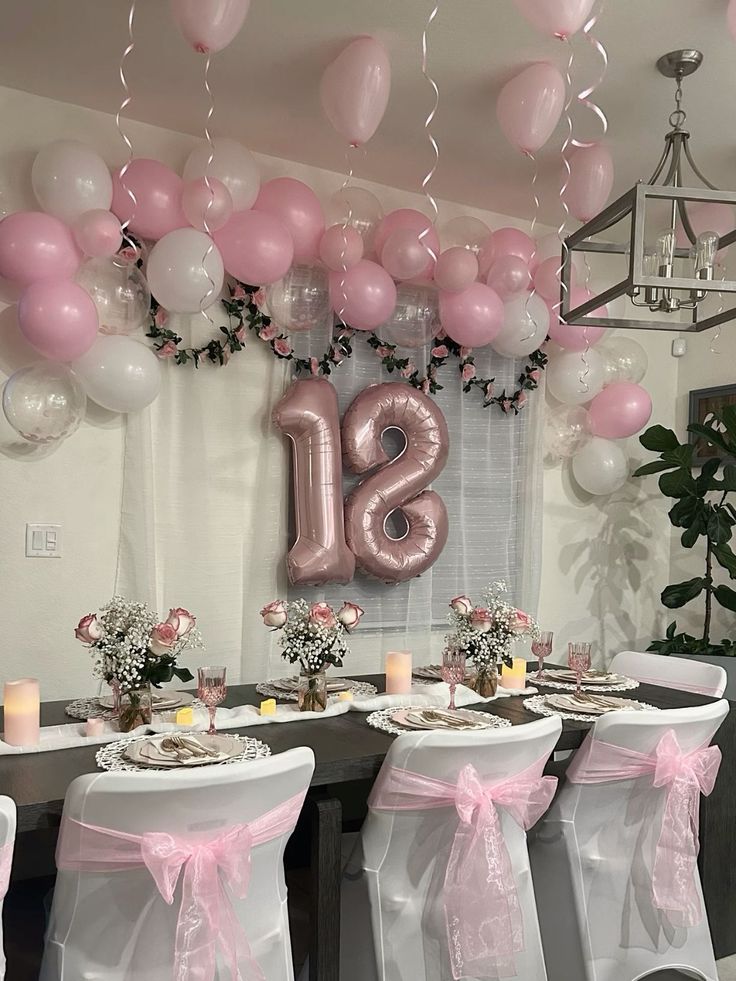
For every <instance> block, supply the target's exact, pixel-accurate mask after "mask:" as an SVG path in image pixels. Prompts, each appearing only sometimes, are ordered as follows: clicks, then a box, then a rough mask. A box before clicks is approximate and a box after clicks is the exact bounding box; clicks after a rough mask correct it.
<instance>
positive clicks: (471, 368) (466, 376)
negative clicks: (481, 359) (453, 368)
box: [463, 364, 475, 382]
mask: <svg viewBox="0 0 736 981" xmlns="http://www.w3.org/2000/svg"><path fill="white" fill-rule="evenodd" d="M471 378H475V365H474V364H464V365H463V381H464V382H466V381H470V379H471Z"/></svg>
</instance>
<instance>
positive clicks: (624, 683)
mask: <svg viewBox="0 0 736 981" xmlns="http://www.w3.org/2000/svg"><path fill="white" fill-rule="evenodd" d="M532 681H533V682H534V684H535V685H538V686H539V687H540V688H559V689H560V690H561V691H575V689H576V688H577V685H576V684H575V682H574V681H555V680H554V676H550V675H545V676H544V677H543V678H542V680H541V681H537V679H536V677H535V676H534V675H532ZM581 687H582V689H583V691H588V692H591V693H592V694H595V693H596V692H597V691H631V690H632V689H634V688H638V687H639V682H638V681H634V679H633V678H623V679H622V680H621V681H619V682H617V683H616V684H610V685H586V684H585V682H583V684H582V686H581Z"/></svg>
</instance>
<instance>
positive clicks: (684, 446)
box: [662, 443, 695, 467]
mask: <svg viewBox="0 0 736 981" xmlns="http://www.w3.org/2000/svg"><path fill="white" fill-rule="evenodd" d="M694 450H695V447H694V446H693V445H692V443H680V445H679V446H676V447H675V448H674V449H673V450H665V451H664V453H663V454H662V459H663V460H664V461H665V462H666V463H672V464H674V465H675V466H680V467H690V466H692V462H693V452H694Z"/></svg>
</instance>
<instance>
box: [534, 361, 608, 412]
mask: <svg viewBox="0 0 736 981" xmlns="http://www.w3.org/2000/svg"><path fill="white" fill-rule="evenodd" d="M546 376H547V391H548V392H549V393H550V395H552V396H553V398H556V399H557V401H558V402H563V403H564V404H565V405H585V403H586V402H590V400H591V399H594V398H595V397H596V395H597V394H598V392H600V391H601V389H602V388H603V385H604V383H605V380H606V369H605V364H604V362H603V358H602V357H601V356H600V354H598V352H597V351H595V350H594V349H593V348H591V349H590V350H589V351H588V353H587V354H583V352H582V351H563V352H562V353H560V354H554V355H552V356H551V357H550V359H549V364H548V365H547V371H546Z"/></svg>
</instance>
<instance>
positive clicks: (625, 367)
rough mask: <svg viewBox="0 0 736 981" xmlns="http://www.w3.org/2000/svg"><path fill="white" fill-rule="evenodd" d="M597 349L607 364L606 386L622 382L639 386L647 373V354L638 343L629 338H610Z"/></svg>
mask: <svg viewBox="0 0 736 981" xmlns="http://www.w3.org/2000/svg"><path fill="white" fill-rule="evenodd" d="M596 349H597V351H598V353H599V354H601V355H602V356H603V360H604V362H605V368H606V385H610V384H611V382H620V381H628V382H634V383H635V384H638V382H640V381H641V380H642V378H643V377H644V375H645V374H646V373H647V368H648V367H649V359H648V358H647V352H646V351H645V350H644V348H643V347H642V346H641V344H639V343H638V342H637V341H634V340H631V339H630V338H628V337H610V338H606V339H605V340H604V341H602V342H601V343H600V344H598V345H597V347H596Z"/></svg>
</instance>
